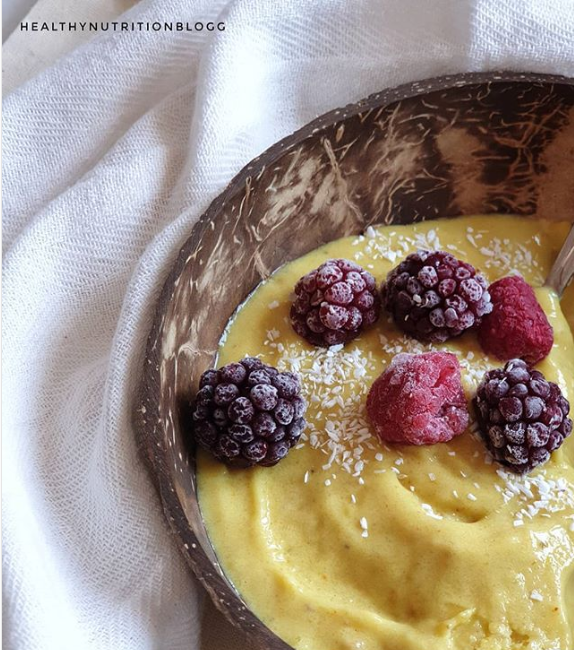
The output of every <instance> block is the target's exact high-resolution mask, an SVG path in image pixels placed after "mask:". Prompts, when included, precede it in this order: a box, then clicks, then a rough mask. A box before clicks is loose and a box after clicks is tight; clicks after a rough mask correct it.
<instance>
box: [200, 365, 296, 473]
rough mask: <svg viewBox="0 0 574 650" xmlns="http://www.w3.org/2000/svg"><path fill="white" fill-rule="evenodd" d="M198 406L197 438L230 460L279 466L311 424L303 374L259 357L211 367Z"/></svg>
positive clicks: (203, 378) (246, 464) (220, 457)
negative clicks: (279, 368)
mask: <svg viewBox="0 0 574 650" xmlns="http://www.w3.org/2000/svg"><path fill="white" fill-rule="evenodd" d="M199 385H200V389H199V391H198V393H197V396H196V398H195V403H194V406H193V414H192V417H193V429H192V430H193V437H194V439H195V440H196V441H197V443H198V444H199V445H200V446H201V447H203V448H204V449H207V450H208V451H210V452H211V453H212V454H213V455H214V456H215V458H217V459H218V460H220V461H221V462H224V463H227V464H228V465H234V466H238V467H249V466H251V465H264V466H266V467H270V466H271V465H275V464H276V463H278V462H279V461H280V460H281V459H282V458H284V457H285V456H286V455H287V452H288V451H289V449H290V448H291V447H293V446H294V445H295V444H296V443H297V442H298V440H299V438H300V437H301V433H302V432H303V429H304V428H305V419H304V415H305V409H306V407H307V405H306V403H305V400H304V399H303V398H302V397H301V395H300V393H301V382H300V381H299V377H298V376H297V375H295V374H294V373H291V372H278V371H277V369H276V368H273V367H271V366H268V365H266V364H264V363H263V362H262V361H260V360H259V359H256V358H255V357H246V358H245V359H243V360H242V361H240V362H239V363H230V364H228V365H227V366H223V368H220V369H219V370H206V371H205V372H204V373H203V375H202V376H201V379H200V382H199Z"/></svg>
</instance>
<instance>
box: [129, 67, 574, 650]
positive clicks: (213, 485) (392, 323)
mask: <svg viewBox="0 0 574 650" xmlns="http://www.w3.org/2000/svg"><path fill="white" fill-rule="evenodd" d="M573 164H574V85H572V83H571V82H569V81H568V80H565V79H561V78H551V77H547V76H534V75H517V74H513V73H502V74H497V75H493V74H488V75H483V74H474V75H460V76H456V77H448V78H441V79H436V80H430V81H427V82H424V83H420V84H412V85H409V86H404V87H401V88H398V89H393V90H389V91H384V92H383V93H379V94H378V95H374V96H371V97H369V98H367V99H366V100H363V101H361V102H359V103H358V104H356V105H352V106H348V107H346V108H345V109H341V110H338V111H334V112H332V113H330V114H327V115H325V116H323V117H322V118H319V119H318V120H316V121H315V122H313V123H311V124H310V125H309V126H308V127H305V128H304V129H303V130H302V131H300V132H298V133H296V134H294V135H293V136H291V137H289V138H287V139H286V140H284V141H282V142H280V143H278V144H277V145H274V147H272V148H271V149H270V150H269V151H267V152H265V153H264V154H263V155H262V156H261V157H260V158H259V159H257V160H255V161H253V162H252V163H251V164H250V165H249V166H248V167H246V168H245V169H244V170H243V171H242V172H241V173H240V174H239V176H238V177H237V178H236V179H234V181H233V182H232V184H231V185H230V187H229V188H228V190H227V191H226V192H225V193H224V194H223V195H222V196H221V197H220V198H219V199H217V200H216V201H215V202H214V203H213V204H212V206H211V207H210V209H209V210H208V212H207V213H206V215H204V217H203V218H202V219H201V220H200V221H199V223H198V224H197V225H196V226H195V227H194V229H193V232H192V234H191V237H190V239H189V240H188V241H187V242H186V243H185V245H184V247H183V249H182V251H181V252H180V255H179V257H178V259H177V261H176V264H175V266H174V268H173V269H172V271H171V274H170V276H169V277H168V279H167V281H166V283H165V285H164V289H163V291H162V294H161V297H160V300H159V304H158V309H157V312H156V317H155V320H154V326H153V329H152V332H151V334H150V338H149V340H148V347H147V352H146V361H145V363H144V379H143V382H142V385H141V391H140V399H139V401H138V404H137V407H136V412H135V422H136V427H137V429H138V433H139V436H140V444H141V447H142V450H143V452H144V454H145V457H146V458H147V460H148V462H149V466H150V468H151V471H152V476H153V477H154V479H155V481H156V485H157V487H158V490H159V493H160V496H161V500H162V504H163V507H164V511H165V513H166V516H167V519H168V521H169V523H170V525H171V527H172V529H173V531H174V532H175V537H176V539H177V541H178V543H179V546H180V548H181V551H182V553H183V554H184V556H185V557H186V559H187V560H188V562H189V564H190V566H191V567H192V569H193V570H194V572H195V574H196V575H197V577H198V578H199V579H200V580H201V581H202V583H203V584H204V585H205V587H206V588H207V590H208V591H209V593H210V595H211V596H212V598H213V600H214V602H215V603H216V605H217V606H218V607H219V608H220V609H221V610H222V611H223V612H224V613H225V614H226V616H227V617H228V618H229V620H231V621H232V622H233V623H234V624H236V625H239V626H240V627H242V628H243V629H244V630H245V632H246V633H247V635H248V636H249V638H250V640H251V644H252V647H255V648H272V649H279V648H282V649H288V648H294V649H296V650H304V649H305V650H347V649H349V650H350V649H352V648H362V649H365V650H375V649H377V650H378V649H381V650H419V649H420V648H425V650H426V649H429V650H433V649H437V650H438V649H452V650H458V649H466V648H471V649H475V648H476V649H477V650H487V649H488V650H518V649H521V650H525V649H532V650H535V649H540V650H552V649H556V650H569V649H572V648H574V436H572V435H571V431H572V414H571V412H570V404H571V403H572V402H573V400H574V339H573V334H572V332H573V331H574V285H571V286H570V287H569V288H568V289H567V290H566V291H565V292H564V294H563V295H562V296H558V295H557V294H556V293H554V292H553V290H551V289H550V288H548V287H546V286H545V279H546V277H547V275H548V273H549V271H550V268H551V266H552V264H553V262H554V260H555V258H556V256H557V254H558V251H559V250H560V248H561V246H562V244H563V242H564V240H565V238H566V236H567V234H568V232H569V230H570V226H571V223H572V222H574V212H573V207H572V206H573V205H574V182H573V181H572V173H571V172H572V166H573Z"/></svg>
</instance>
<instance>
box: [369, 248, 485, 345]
mask: <svg viewBox="0 0 574 650" xmlns="http://www.w3.org/2000/svg"><path fill="white" fill-rule="evenodd" d="M381 293H382V298H383V304H384V306H385V309H386V310H387V311H388V312H390V313H391V314H392V316H393V319H394V321H395V323H396V324H397V326H398V327H399V328H400V329H402V330H403V331H404V332H406V333H407V334H410V335H411V336H413V337H414V338H417V339H419V340H421V341H434V342H443V341H446V340H448V339H450V338H453V337H455V336H459V335H460V334H462V333H463V332H465V331H466V330H469V329H471V328H473V327H476V326H478V325H479V324H480V322H481V320H482V318H483V317H484V316H485V314H488V313H489V312H490V310H491V309H492V305H491V303H490V295H489V293H488V291H487V282H486V280H485V279H484V277H483V276H481V275H480V274H479V273H477V271H476V269H475V268H474V267H473V266H472V265H470V264H467V263H466V262H463V261H461V260H458V259H457V258H456V257H454V256H453V255H451V254H450V253H445V252H444V251H433V252H431V251H425V250H421V251H418V252H417V253H413V254H411V255H408V256H407V257H406V258H405V259H404V260H403V261H402V262H401V263H400V264H399V265H398V266H397V267H395V268H394V269H393V270H392V271H391V272H390V273H389V274H388V276H387V280H386V282H385V283H384V285H383V287H382V290H381Z"/></svg>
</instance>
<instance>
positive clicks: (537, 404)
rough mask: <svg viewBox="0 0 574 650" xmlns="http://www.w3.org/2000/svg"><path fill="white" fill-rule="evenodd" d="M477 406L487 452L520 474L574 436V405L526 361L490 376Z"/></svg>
mask: <svg viewBox="0 0 574 650" xmlns="http://www.w3.org/2000/svg"><path fill="white" fill-rule="evenodd" d="M475 406H476V412H477V416H478V423H479V426H480V432H481V435H482V438H483V439H484V442H485V443H486V446H487V447H488V450H489V451H490V453H491V454H492V455H493V456H494V458H496V460H497V461H498V462H499V463H502V464H503V465H506V466H507V467H509V468H510V469H511V470H513V471H515V472H517V473H519V474H524V473H526V472H529V471H530V470H532V469H533V468H534V467H536V466H537V465H541V464H542V463H545V462H546V461H547V460H548V459H549V458H550V454H551V453H552V452H553V451H554V450H556V449H558V447H560V445H561V444H562V443H563V442H564V440H565V439H566V438H567V437H568V436H569V435H570V433H571V432H572V420H571V419H570V418H568V417H567V416H568V412H569V411H570V404H569V403H568V400H567V399H566V398H565V397H564V396H563V395H562V392H561V390H560V388H559V387H558V386H557V385H556V384H553V383H552V382H550V381H546V379H545V378H544V375H543V374H542V373H541V372H538V370H532V369H531V368H529V366H528V365H527V364H526V362H525V361H523V360H522V359H512V360H511V361H509V362H508V363H507V364H506V365H505V366H504V369H496V370H490V371H489V372H487V373H486V374H485V375H484V379H483V380H482V382H481V384H480V386H479V387H478V390H477V393H476V398H475Z"/></svg>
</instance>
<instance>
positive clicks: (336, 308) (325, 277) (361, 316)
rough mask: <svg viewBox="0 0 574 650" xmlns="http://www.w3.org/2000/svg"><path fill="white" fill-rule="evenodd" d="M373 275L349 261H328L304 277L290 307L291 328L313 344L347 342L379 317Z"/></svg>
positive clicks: (297, 285) (298, 284)
mask: <svg viewBox="0 0 574 650" xmlns="http://www.w3.org/2000/svg"><path fill="white" fill-rule="evenodd" d="M379 312H380V300H379V297H378V296H377V292H376V283H375V278H373V276H372V275H371V274H370V273H369V272H368V271H365V269H363V268H361V267H360V266H359V265H358V264H355V263H354V262H350V261H349V260H343V259H333V260H328V261H327V262H325V263H324V264H321V266H320V267H319V268H317V269H315V270H314V271H311V272H310V273H307V275H305V276H303V277H302V278H301V279H300V280H299V282H297V284H296V286H295V300H294V301H293V304H292V306H291V324H292V325H293V329H294V330H295V331H296V332H297V334H299V336H302V337H303V338H304V339H306V340H307V341H309V343H311V344H312V345H318V346H321V347H328V346H330V345H338V344H340V343H348V342H349V341H351V340H353V339H354V338H356V337H357V336H359V334H360V333H361V332H362V331H363V329H365V328H366V327H368V326H369V325H372V324H373V323H374V322H375V321H376V320H377V318H378V317H379Z"/></svg>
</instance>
